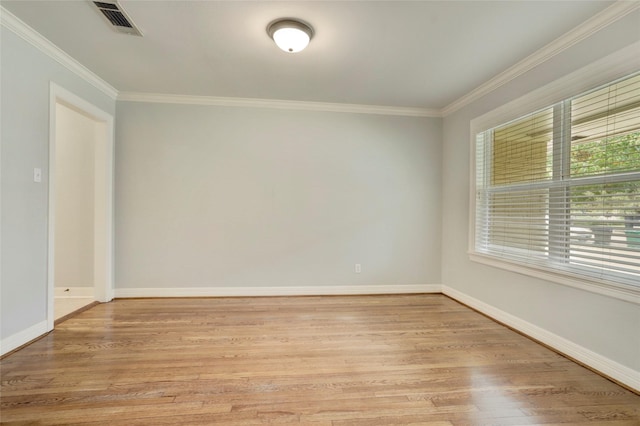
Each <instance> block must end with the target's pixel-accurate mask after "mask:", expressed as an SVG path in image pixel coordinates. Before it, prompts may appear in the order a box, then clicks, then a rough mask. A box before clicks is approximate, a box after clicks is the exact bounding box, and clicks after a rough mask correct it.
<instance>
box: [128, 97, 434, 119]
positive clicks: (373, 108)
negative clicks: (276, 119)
mask: <svg viewBox="0 0 640 426" xmlns="http://www.w3.org/2000/svg"><path fill="white" fill-rule="evenodd" d="M117 99H118V101H125V102H149V103H163V104H182V105H210V106H225V107H248V108H271V109H287V110H297V111H322V112H342V113H355V114H377V115H400V116H408V117H442V115H441V113H440V110H438V109H430V108H408V107H391V106H378V105H359V104H336V103H327V102H308V101H286V100H278V99H254V98H225V97H217V96H189V95H170V94H161V93H140V92H120V93H119V94H118V98H117Z"/></svg>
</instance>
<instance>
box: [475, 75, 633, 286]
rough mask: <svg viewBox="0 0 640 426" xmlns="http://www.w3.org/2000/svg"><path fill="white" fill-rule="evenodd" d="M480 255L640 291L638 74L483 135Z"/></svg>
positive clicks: (479, 177) (479, 157)
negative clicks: (630, 287)
mask: <svg viewBox="0 0 640 426" xmlns="http://www.w3.org/2000/svg"><path fill="white" fill-rule="evenodd" d="M475 162H476V211H475V227H476V228H475V251H476V252H478V253H483V254H486V255H489V256H493V257H496V258H499V259H504V260H507V261H511V262H516V263H522V264H525V265H530V266H535V267H539V268H544V269H547V270H552V271H555V272H559V273H567V274H570V275H572V276H576V275H577V276H584V277H588V278H590V279H595V280H602V281H608V282H609V281H610V282H617V283H622V284H629V285H634V286H638V287H640V75H634V76H630V77H627V78H624V79H621V80H619V81H616V82H613V83H611V84H608V85H606V86H604V87H600V88H597V89H595V90H591V91H589V92H587V93H583V94H579V95H578V96H575V97H573V98H570V99H566V100H564V101H562V102H559V103H556V104H554V105H550V106H549V107H547V108H544V109H542V110H539V111H535V112H532V113H530V114H528V115H526V116H524V117H521V118H518V119H516V120H513V121H511V122H508V123H504V124H503V125H499V126H497V127H494V128H491V129H487V130H485V131H483V132H481V133H478V134H477V135H476V159H475Z"/></svg>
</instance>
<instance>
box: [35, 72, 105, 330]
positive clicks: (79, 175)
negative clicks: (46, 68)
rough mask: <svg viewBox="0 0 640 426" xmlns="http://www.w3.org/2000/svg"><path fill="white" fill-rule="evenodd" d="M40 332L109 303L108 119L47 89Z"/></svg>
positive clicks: (64, 92) (91, 107) (75, 99)
mask: <svg viewBox="0 0 640 426" xmlns="http://www.w3.org/2000/svg"><path fill="white" fill-rule="evenodd" d="M49 133H50V134H49V247H48V249H49V250H48V307H47V325H48V329H49V330H51V329H53V328H54V324H55V321H56V320H58V319H60V318H64V317H66V316H68V315H69V314H71V313H73V312H75V311H78V310H82V309H83V308H84V307H86V306H87V305H91V304H93V303H95V302H96V301H97V302H109V301H111V300H112V299H113V116H111V115H110V114H108V113H106V112H104V111H102V110H101V109H99V108H97V107H96V106H95V105H93V104H90V103H89V102H87V101H85V100H83V99H82V98H80V97H78V96H76V95H74V94H73V93H71V92H69V91H67V90H65V89H63V88H61V87H60V86H57V85H56V84H54V83H51V88H50V129H49Z"/></svg>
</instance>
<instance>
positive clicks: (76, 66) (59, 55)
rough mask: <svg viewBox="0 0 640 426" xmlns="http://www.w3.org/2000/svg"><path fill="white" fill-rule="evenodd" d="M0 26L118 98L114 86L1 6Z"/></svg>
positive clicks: (109, 94) (105, 92) (108, 94)
mask: <svg viewBox="0 0 640 426" xmlns="http://www.w3.org/2000/svg"><path fill="white" fill-rule="evenodd" d="M0 24H1V25H2V26H3V27H5V28H7V29H8V30H10V31H12V32H13V33H14V34H16V35H17V36H19V37H20V38H22V39H23V40H25V41H26V42H28V43H29V44H31V45H32V46H34V47H36V48H37V49H38V50H40V51H41V52H43V53H44V54H45V55H47V56H49V57H50V58H52V59H54V60H55V61H57V62H58V63H60V64H61V65H63V66H64V67H66V68H67V69H68V70H69V71H71V72H72V73H74V74H76V75H77V76H79V77H80V78H82V79H84V80H85V81H87V82H88V83H90V84H91V85H92V86H94V87H95V88H96V89H98V90H100V91H101V92H102V93H104V94H105V95H107V96H109V97H110V98H111V99H114V100H115V99H116V97H117V96H118V91H117V90H116V89H115V88H114V87H113V86H111V85H110V84H109V83H107V82H106V81H104V80H103V79H101V78H100V77H98V76H97V75H96V74H94V73H93V72H92V71H91V70H89V69H88V68H87V67H85V66H84V65H82V64H81V63H80V62H78V61H76V60H75V59H73V58H72V57H71V56H69V54H67V53H66V52H65V51H63V50H62V49H60V48H59V47H58V46H56V45H55V44H53V43H52V42H50V41H49V40H47V39H46V38H45V37H43V36H42V35H41V34H40V33H38V32H36V31H35V30H34V29H33V28H31V27H30V26H29V25H27V24H26V23H24V22H23V21H22V20H20V19H19V18H18V17H16V16H15V15H14V14H13V13H11V12H9V11H8V10H7V9H5V8H4V7H3V6H0Z"/></svg>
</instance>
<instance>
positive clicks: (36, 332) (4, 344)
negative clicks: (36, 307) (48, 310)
mask: <svg viewBox="0 0 640 426" xmlns="http://www.w3.org/2000/svg"><path fill="white" fill-rule="evenodd" d="M48 331H49V330H48V329H47V321H46V320H45V321H42V322H39V323H37V324H36V325H33V326H31V327H29V328H27V329H26V330H22V331H20V332H18V333H16V334H13V335H11V336H9V337H7V338H5V339H2V340H1V341H0V355H4V354H6V353H9V352H11V351H12V350H14V349H16V348H19V347H20V346H22V345H24V344H25V343H29V342H30V341H32V340H33V339H37V338H38V337H40V336H42V335H43V334H45V333H47V332H48Z"/></svg>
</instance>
